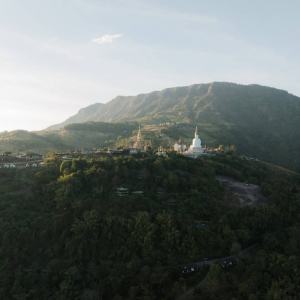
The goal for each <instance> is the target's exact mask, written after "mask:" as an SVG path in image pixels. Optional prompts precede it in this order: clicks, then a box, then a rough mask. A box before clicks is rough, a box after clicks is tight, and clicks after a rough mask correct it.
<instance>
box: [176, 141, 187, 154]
mask: <svg viewBox="0 0 300 300" xmlns="http://www.w3.org/2000/svg"><path fill="white" fill-rule="evenodd" d="M185 150H186V145H184V144H183V142H182V140H179V141H178V142H177V143H175V144H174V151H176V152H180V153H182V152H184V151H185Z"/></svg>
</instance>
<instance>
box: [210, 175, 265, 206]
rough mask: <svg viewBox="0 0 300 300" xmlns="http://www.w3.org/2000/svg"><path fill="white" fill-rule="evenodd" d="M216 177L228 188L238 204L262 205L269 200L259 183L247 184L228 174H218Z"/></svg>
mask: <svg viewBox="0 0 300 300" xmlns="http://www.w3.org/2000/svg"><path fill="white" fill-rule="evenodd" d="M216 179H217V180H218V181H219V182H220V184H222V185H224V186H225V187H226V188H227V189H228V191H229V192H230V193H231V196H232V197H231V199H232V200H233V202H234V203H236V204H240V205H244V204H247V205H261V204H263V203H266V201H267V198H266V197H264V196H263V194H262V192H261V188H260V186H259V185H255V184H247V183H244V182H240V181H237V180H236V179H233V178H230V177H227V176H216Z"/></svg>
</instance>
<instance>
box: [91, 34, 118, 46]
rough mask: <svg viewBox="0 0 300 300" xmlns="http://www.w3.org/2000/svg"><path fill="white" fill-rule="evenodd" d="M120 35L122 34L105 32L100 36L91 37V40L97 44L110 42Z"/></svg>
mask: <svg viewBox="0 0 300 300" xmlns="http://www.w3.org/2000/svg"><path fill="white" fill-rule="evenodd" d="M121 36H122V34H113V35H110V34H106V35H104V36H102V37H100V38H96V39H92V42H94V43H98V44H109V43H112V42H113V40H114V39H117V38H119V37H121Z"/></svg>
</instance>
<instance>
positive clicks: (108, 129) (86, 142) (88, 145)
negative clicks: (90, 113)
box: [0, 122, 138, 154]
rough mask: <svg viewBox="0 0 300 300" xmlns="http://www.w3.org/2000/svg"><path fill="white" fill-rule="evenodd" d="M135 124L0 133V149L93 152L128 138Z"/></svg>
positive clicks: (110, 124)
mask: <svg viewBox="0 0 300 300" xmlns="http://www.w3.org/2000/svg"><path fill="white" fill-rule="evenodd" d="M137 129H138V123H134V122H126V123H105V122H97V123H95V122H90V123H88V122H87V123H85V124H70V125H67V126H66V127H65V128H64V129H62V130H55V131H49V130H43V131H36V132H29V131H25V130H15V131H10V132H2V133H0V150H9V151H11V152H13V153H14V154H16V153H18V152H27V151H33V152H39V153H41V154H47V153H48V151H49V150H55V151H60V150H63V151H67V150H75V149H82V148H84V149H93V148H95V147H96V148H105V147H108V146H110V147H111V146H113V145H114V144H115V142H116V140H117V138H118V136H120V135H121V136H122V137H123V138H129V137H131V135H132V132H133V131H134V130H137Z"/></svg>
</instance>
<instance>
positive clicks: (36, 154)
mask: <svg viewBox="0 0 300 300" xmlns="http://www.w3.org/2000/svg"><path fill="white" fill-rule="evenodd" d="M24 157H25V158H27V159H29V158H41V155H40V154H38V153H33V152H28V153H26V154H24Z"/></svg>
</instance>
